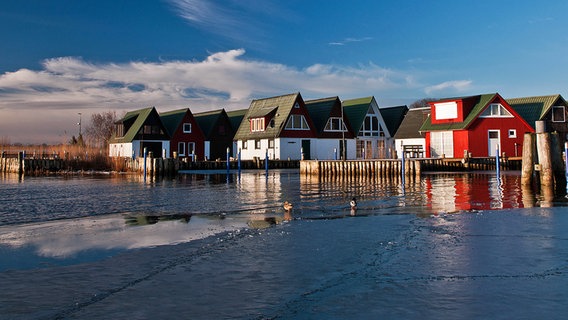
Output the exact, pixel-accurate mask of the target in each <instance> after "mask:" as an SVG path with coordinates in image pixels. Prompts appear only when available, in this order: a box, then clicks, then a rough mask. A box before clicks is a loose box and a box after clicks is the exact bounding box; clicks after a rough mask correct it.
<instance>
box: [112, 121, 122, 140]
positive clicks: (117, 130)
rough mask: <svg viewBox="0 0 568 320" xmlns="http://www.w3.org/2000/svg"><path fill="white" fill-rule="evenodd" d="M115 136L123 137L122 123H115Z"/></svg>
mask: <svg viewBox="0 0 568 320" xmlns="http://www.w3.org/2000/svg"><path fill="white" fill-rule="evenodd" d="M114 131H115V133H116V136H117V137H124V124H122V123H120V124H117V125H116V126H115V128H114Z"/></svg>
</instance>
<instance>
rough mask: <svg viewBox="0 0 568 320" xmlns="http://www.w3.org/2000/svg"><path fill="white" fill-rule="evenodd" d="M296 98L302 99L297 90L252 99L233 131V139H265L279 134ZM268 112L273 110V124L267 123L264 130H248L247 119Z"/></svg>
mask: <svg viewBox="0 0 568 320" xmlns="http://www.w3.org/2000/svg"><path fill="white" fill-rule="evenodd" d="M298 99H300V100H302V96H301V95H300V93H299V92H297V93H292V94H287V95H282V96H277V97H271V98H265V99H258V100H253V101H252V102H251V104H250V107H249V108H248V109H247V113H246V114H245V116H244V118H243V121H242V122H241V124H240V126H239V129H238V130H237V132H236V133H235V138H234V140H251V139H266V138H275V137H278V136H280V132H281V131H282V129H283V128H284V125H285V121H286V119H288V115H290V111H291V110H292V108H293V107H294V103H295V102H296V101H297V100H298ZM270 112H275V113H274V118H272V119H273V120H274V123H273V125H267V126H266V128H265V130H264V131H257V132H250V125H249V121H248V120H249V119H251V118H254V116H262V115H267V114H269V113H270Z"/></svg>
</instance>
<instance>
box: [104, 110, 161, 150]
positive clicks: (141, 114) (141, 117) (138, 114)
mask: <svg viewBox="0 0 568 320" xmlns="http://www.w3.org/2000/svg"><path fill="white" fill-rule="evenodd" d="M152 111H153V112H155V113H156V115H157V114H158V112H157V111H156V109H155V108H154V107H149V108H144V109H140V110H135V111H130V112H127V113H126V114H125V115H124V117H123V118H122V119H121V120H119V123H120V122H122V123H123V124H124V125H125V130H126V126H127V125H128V124H129V123H130V122H132V124H131V125H130V127H128V131H127V132H125V133H124V136H122V137H113V138H112V139H111V141H110V143H128V142H132V141H134V138H135V137H136V135H137V134H138V132H139V131H140V128H142V126H143V125H144V122H145V121H146V119H148V117H149V116H150V114H152Z"/></svg>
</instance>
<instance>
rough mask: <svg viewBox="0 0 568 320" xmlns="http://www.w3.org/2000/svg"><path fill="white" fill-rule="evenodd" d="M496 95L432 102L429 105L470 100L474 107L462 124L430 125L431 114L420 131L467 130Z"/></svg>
mask: <svg viewBox="0 0 568 320" xmlns="http://www.w3.org/2000/svg"><path fill="white" fill-rule="evenodd" d="M497 95H498V94H497V93H490V94H482V95H477V96H469V97H461V98H451V99H441V100H437V101H432V102H430V104H435V103H438V102H444V101H454V100H466V99H472V100H474V103H475V104H474V106H473V108H472V109H471V111H470V112H469V114H468V115H467V116H465V115H464V116H465V118H464V120H463V122H451V123H442V124H432V121H431V119H432V114H430V116H428V118H427V119H426V121H424V123H423V124H422V127H420V131H436V130H464V129H467V128H468V127H469V126H470V125H471V124H472V123H473V121H474V120H475V119H477V117H478V116H479V115H480V114H481V112H483V110H484V109H485V107H487V105H488V104H489V103H490V102H491V101H493V99H494V98H495V97H496V96H497Z"/></svg>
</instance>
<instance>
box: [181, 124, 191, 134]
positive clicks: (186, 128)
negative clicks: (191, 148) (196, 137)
mask: <svg viewBox="0 0 568 320" xmlns="http://www.w3.org/2000/svg"><path fill="white" fill-rule="evenodd" d="M183 133H191V123H184V124H183Z"/></svg>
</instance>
